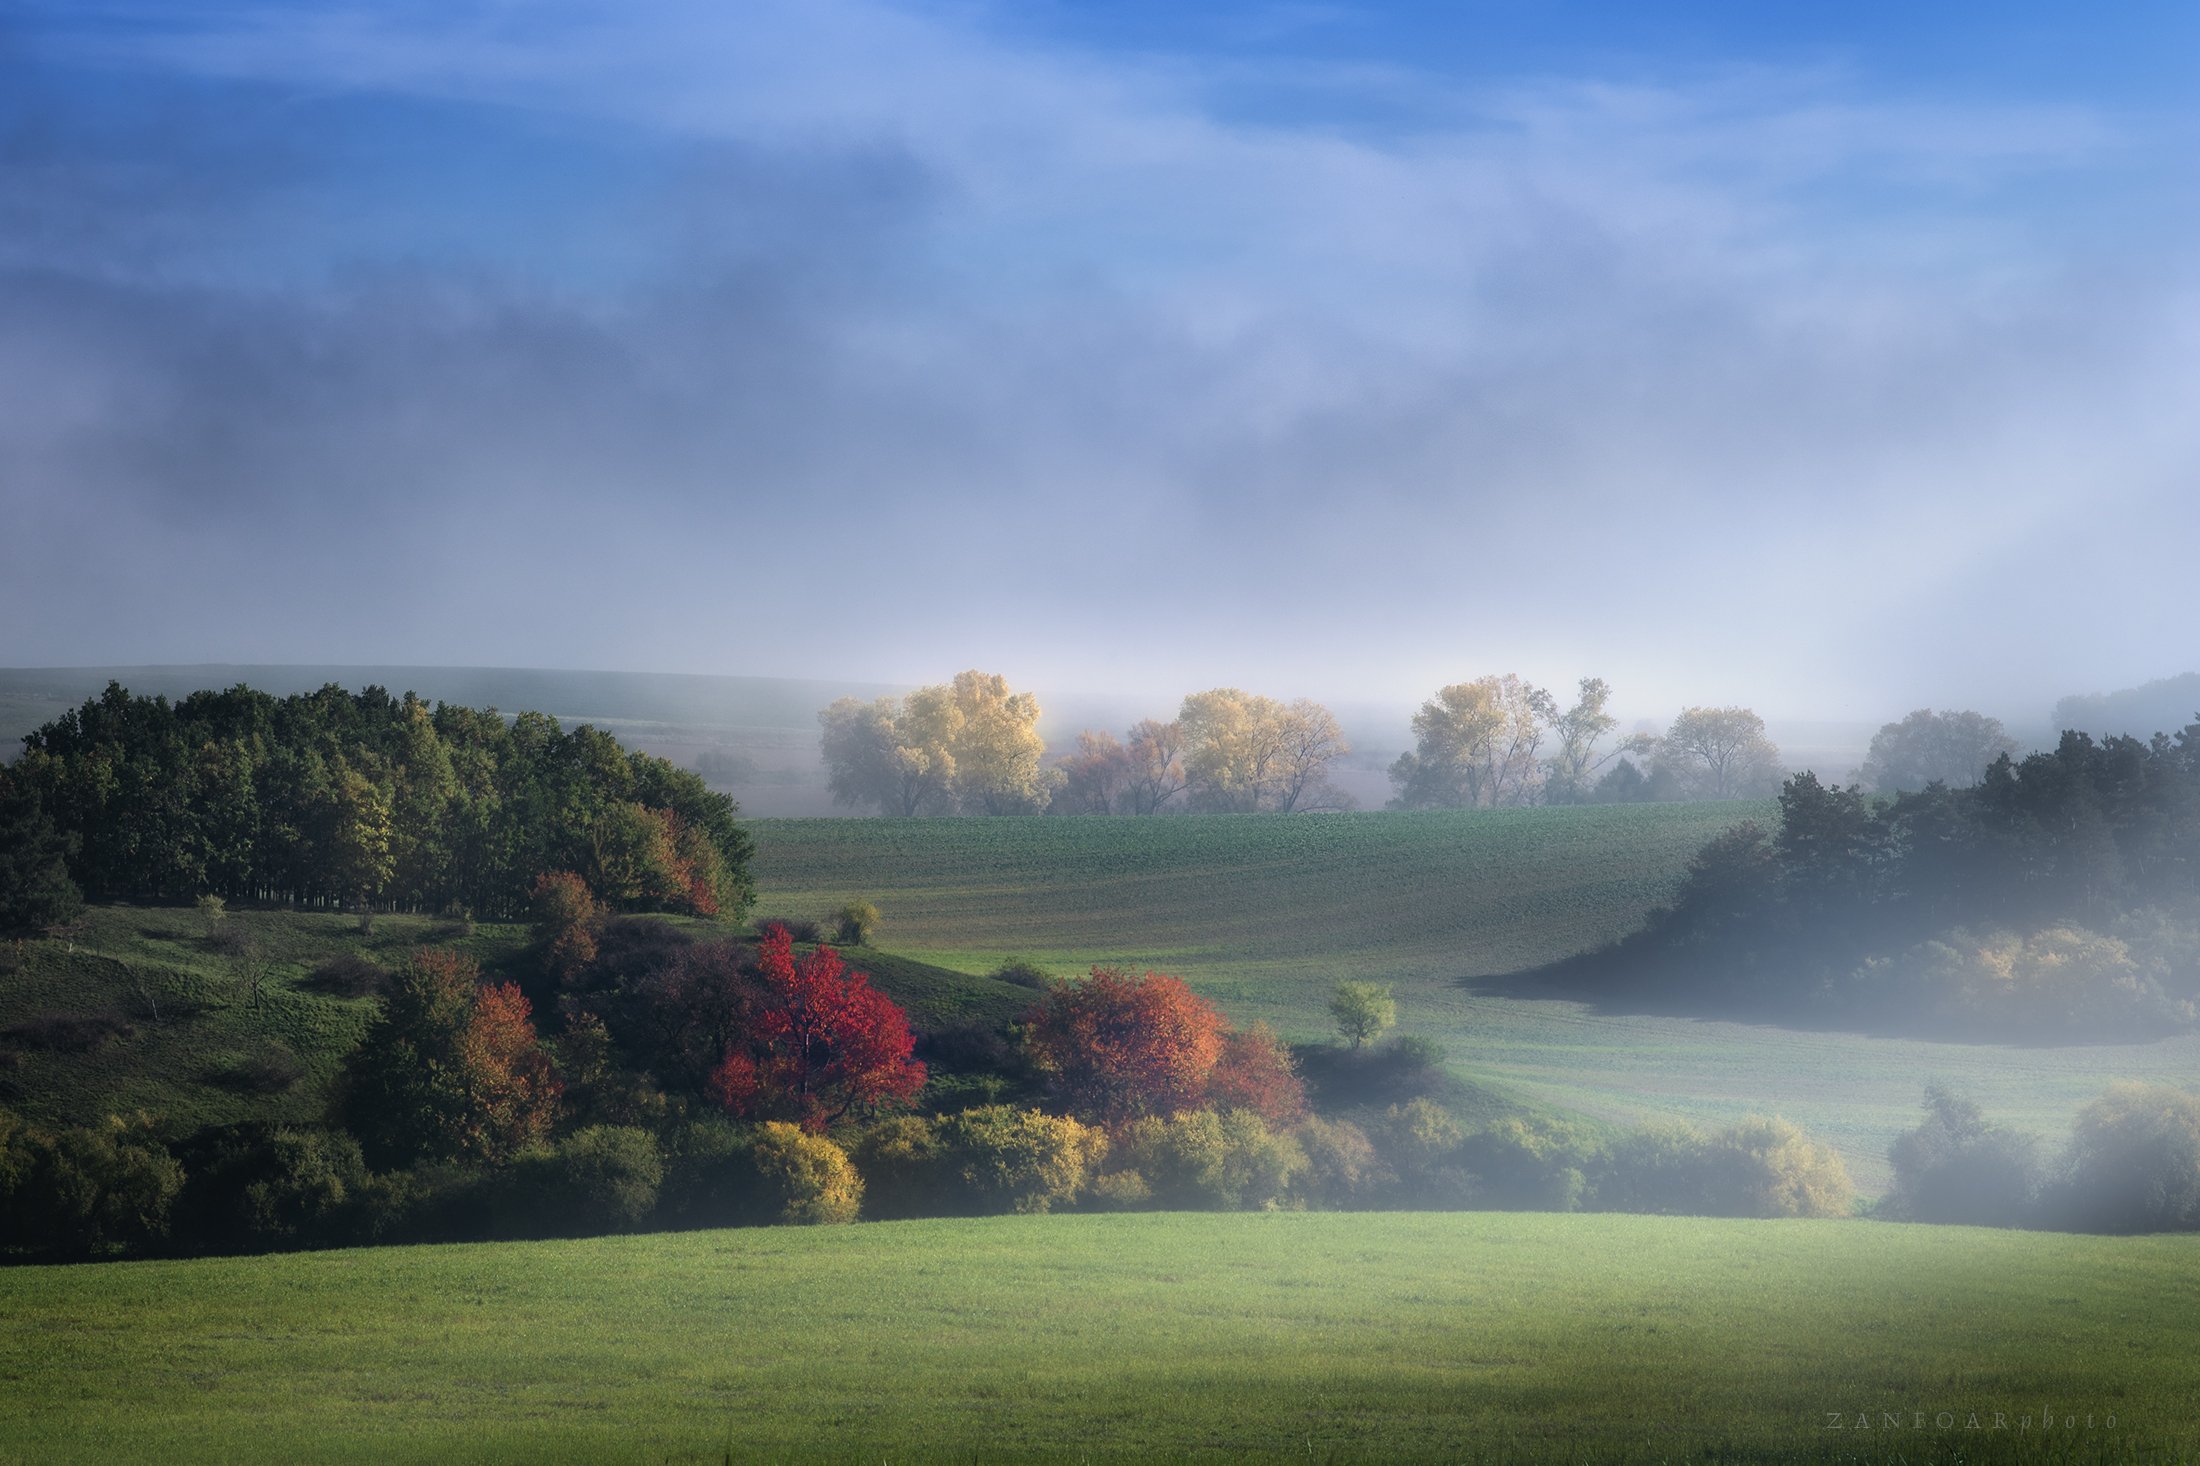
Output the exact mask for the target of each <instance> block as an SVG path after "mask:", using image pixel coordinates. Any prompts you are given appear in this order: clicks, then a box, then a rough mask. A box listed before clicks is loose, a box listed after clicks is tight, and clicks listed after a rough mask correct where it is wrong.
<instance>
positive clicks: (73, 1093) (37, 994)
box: [0, 906, 1031, 1132]
mask: <svg viewBox="0 0 2200 1466" xmlns="http://www.w3.org/2000/svg"><path fill="white" fill-rule="evenodd" d="M686 924H688V925H691V926H697V927H701V926H702V924H700V923H686ZM225 925H226V926H227V927H228V928H230V929H231V930H233V931H237V932H242V933H245V934H247V935H248V936H249V937H250V939H251V941H252V942H253V944H254V945H255V946H256V947H257V948H258V949H259V951H260V952H261V953H263V954H264V961H265V966H266V977H265V980H264V982H263V984H262V989H261V997H260V1004H259V1006H258V1007H257V1008H254V1007H253V1006H252V1005H251V1003H250V1002H249V1001H248V997H247V994H246V992H245V990H244V988H243V987H242V985H241V983H240V979H239V976H238V963H237V960H236V959H235V958H234V957H232V956H229V955H226V954H225V953H223V952H222V951H220V950H218V949H217V948H216V947H215V946H214V945H213V944H212V943H211V942H210V941H209V940H208V932H209V927H208V925H207V923H206V921H205V920H204V919H203V918H202V917H200V916H199V914H198V913H197V912H196V911H193V910H189V909H183V908H175V907H132V906H106V907H96V908H94V909H93V910H92V911H91V912H90V913H89V928H88V930H87V931H86V932H85V933H84V935H83V936H81V937H79V938H77V939H76V940H75V941H74V942H71V943H62V942H55V941H37V942H31V943H27V944H26V945H25V947H24V949H23V956H22V960H21V962H20V964H19V965H15V966H14V968H13V970H12V971H8V972H6V973H4V974H0V1030H5V1029H7V1028H8V1027H9V1026H11V1025H13V1024H16V1023H19V1022H21V1021H23V1020H25V1019H30V1018H35V1017H37V1016H38V1015H41V1014H47V1013H77V1014H84V1013H113V1014H116V1015H118V1016H119V1017H121V1018H123V1019H124V1020H125V1021H127V1022H128V1023H129V1024H130V1025H131V1028H132V1031H131V1032H130V1033H129V1034H128V1035H127V1036H124V1037H119V1038H115V1039H111V1040H109V1041H108V1042H107V1043H105V1044H103V1045H101V1046H100V1047H99V1048H97V1049H96V1050H93V1051H91V1052H88V1053H54V1052H50V1051H44V1050H39V1049H36V1048H28V1047H26V1046H24V1045H22V1044H20V1043H10V1042H7V1041H6V1040H5V1039H4V1038H0V1055H6V1056H8V1057H10V1058H12V1059H13V1067H12V1069H7V1070H0V1103H6V1104H10V1105H12V1106H14V1107H15V1108H18V1109H20V1110H21V1111H23V1112H24V1113H26V1114H28V1115H30V1116H32V1117H33V1118H36V1119H40V1120H46V1121H67V1122H73V1123H78V1124H84V1123H90V1122H92V1121H95V1120H97V1119H99V1118H100V1117H101V1116H103V1115H108V1114H122V1113H128V1112H130V1111H134V1110H144V1111H147V1112H150V1113H154V1114H158V1115H161V1116H164V1117H165V1118H166V1120H167V1122H168V1124H169V1125H170V1126H171V1127H172V1128H173V1129H175V1130H177V1131H179V1132H180V1131H186V1130H191V1129H195V1128H197V1127H198V1126H201V1125H212V1124H224V1123H228V1122H231V1121H236V1120H245V1119H269V1120H288V1121H303V1120H311V1119H315V1118H318V1116H319V1115H320V1114H321V1112H322V1109H323V1106H324V1103H325V1099H326V1096H327V1093H328V1086H329V1084H330V1082H331V1081H332V1080H333V1079H334V1078H335V1076H336V1072H337V1069H338V1067H339V1065H340V1064H341V1062H342V1059H343V1056H344V1054H345V1053H346V1052H347V1051H349V1050H350V1049H351V1047H352V1046H353V1045H354V1044H356V1043H357V1042H358V1041H359V1037H360V1035H361V1034H363V1033H364V1032H365V1031H366V1027H367V1024H368V1022H369V1021H370V1020H371V1019H372V1017H373V1008H374V1005H373V1003H372V1002H371V1001H370V1000H368V999H365V998H345V997H338V996H333V995H330V994H327V993H322V992H318V991H315V990H314V989H313V988H312V987H311V986H310V985H309V984H308V982H307V979H308V978H309V976H310V975H311V973H312V971H313V969H314V968H315V967H316V966H318V965H319V964H320V963H322V962H324V961H326V960H327V959H328V958H330V957H333V956H336V955H338V954H340V953H344V952H362V953H364V954H365V955H367V956H369V957H371V958H373V959H374V960H375V961H377V962H379V963H380V964H382V965H383V966H384V967H386V968H389V967H395V966H397V965H398V964H399V963H400V962H402V961H403V960H404V958H405V956H406V954H407V953H409V952H411V951H412V950H414V949H415V948H417V947H419V946H421V945H423V944H427V943H433V944H436V945H441V946H455V947H458V948H460V949H461V950H464V951H465V952H467V953H468V954H469V955H471V956H473V957H474V958H476V959H477V960H478V961H480V962H481V964H482V966H483V969H484V970H485V971H487V972H489V973H490V974H492V975H497V974H510V973H516V972H517V970H518V969H519V968H520V967H521V966H522V965H524V963H525V962H526V945H527V932H526V929H525V928H524V927H521V926H514V925H500V924H497V923H489V922H484V923H482V924H480V925H479V926H477V927H476V928H475V930H474V932H473V933H472V934H471V935H467V934H465V933H464V932H463V931H461V930H460V929H459V928H457V927H455V926H453V925H451V924H449V923H445V922H440V921H433V920H429V919H427V918H422V917H379V918H377V919H376V921H375V923H374V930H373V932H372V934H371V935H368V936H361V935H360V933H359V931H358V928H357V924H356V922H354V921H353V920H351V919H349V918H346V917H342V916H337V915H333V914H327V913H318V912H282V911H238V912H233V913H231V914H230V916H229V917H228V918H227V921H226V922H225ZM4 950H5V949H0V951H4ZM10 960H12V958H11V959H10ZM863 965H864V966H865V967H866V968H867V969H868V970H870V972H871V973H872V977H873V981H874V982H875V983H876V984H877V986H878V987H879V989H880V990H881V991H883V992H885V993H886V994H887V995H888V996H890V997H892V998H893V999H894V1000H895V1001H897V1002H899V1003H901V1004H902V1005H903V1006H904V1007H905V1008H907V1009H908V1010H909V1013H910V1016H911V1018H912V1019H913V1020H914V1021H915V1022H916V1023H917V1025H918V1026H919V1027H920V1028H921V1027H929V1026H934V1025H938V1024H943V1023H948V1022H952V1021H954V1020H956V1019H959V1018H977V1019H981V1020H986V1021H998V1020H1001V1019H1003V1018H1006V1017H1008V1016H1010V1015H1011V1014H1014V1013H1016V1012H1019V1011H1021V1010H1022V1008H1024V1007H1025V1006H1027V1005H1028V1003H1029V1001H1030V998H1031V994H1030V992H1029V991H1028V990H1027V989H1023V988H1018V987H1013V986H1011V985H1009V984H1007V983H1002V982H996V981H994V980H993V979H991V978H985V977H971V976H966V975H964V974H962V973H957V972H952V971H948V970H945V969H942V968H938V967H934V966H931V965H929V964H927V963H924V962H920V961H917V960H915V959H913V958H906V957H893V956H887V955H884V954H868V955H867V957H866V958H865V959H864V960H863ZM156 1004H157V1005H158V1007H157V1011H158V1013H159V1017H158V1019H157V1020H156V1019H155V1017H154V1013H155V1011H156V1008H155V1005H156ZM275 1045H280V1046H282V1047H283V1048H285V1049H287V1050H289V1051H290V1052H291V1053H293V1054H295V1055H296V1056H297V1057H298V1059H299V1061H300V1062H301V1064H302V1065H303V1067H304V1070H305V1075H304V1078H302V1079H301V1080H300V1081H299V1083H298V1084H297V1085H296V1086H295V1087H294V1088H292V1089H290V1090H288V1091H286V1092H284V1093H282V1094H277V1095H261V1094H250V1093H239V1092H237V1091H235V1090H233V1089H229V1088H224V1087H223V1085H222V1083H221V1082H220V1077H219V1076H220V1071H221V1069H222V1067H223V1065H224V1064H225V1062H227V1061H230V1060H233V1059H238V1058H248V1057H252V1056H255V1055H259V1054H263V1053H265V1052H267V1051H268V1050H269V1049H270V1048H271V1047H272V1046H275Z"/></svg>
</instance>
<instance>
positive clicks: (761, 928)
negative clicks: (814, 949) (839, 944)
mask: <svg viewBox="0 0 2200 1466" xmlns="http://www.w3.org/2000/svg"><path fill="white" fill-rule="evenodd" d="M773 927H778V928H780V929H781V930H782V931H784V932H786V934H787V939H788V940H789V941H793V942H803V943H807V944H809V945H812V946H814V945H816V944H817V943H819V942H822V941H824V940H825V929H824V928H823V927H821V926H819V925H818V924H817V923H816V922H814V921H804V920H803V919H802V918H800V917H797V916H766V917H759V918H757V921H756V935H757V938H758V940H762V939H763V937H764V935H765V933H767V932H769V931H770V930H771V929H772V928H773Z"/></svg>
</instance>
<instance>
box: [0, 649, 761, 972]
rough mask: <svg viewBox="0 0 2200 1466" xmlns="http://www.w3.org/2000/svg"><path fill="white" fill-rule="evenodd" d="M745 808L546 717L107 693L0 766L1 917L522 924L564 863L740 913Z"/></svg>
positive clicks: (297, 699)
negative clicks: (133, 912)
mask: <svg viewBox="0 0 2200 1466" xmlns="http://www.w3.org/2000/svg"><path fill="white" fill-rule="evenodd" d="M734 814H735V806H734V804H733V802H732V801H731V800H730V799H728V798H727V797H726V796H724V795H722V794H717V793H714V792H712V791H711V790H710V789H709V788H708V787H707V786H705V785H704V783H703V781H702V779H701V778H700V777H698V776H697V775H696V774H694V773H692V772H690V771H687V770H684V769H681V768H678V767H676V766H674V765H673V764H671V763H669V762H667V761H666V760H664V759H661V758H655V757H652V756H650V755H648V754H643V753H635V752H629V751H628V750H626V749H623V748H621V747H620V746H619V744H618V741H617V740H616V739H614V738H613V737H612V736H611V735H610V734H608V733H605V732H602V731H600V730H598V729H595V728H592V727H588V726H586V725H583V726H580V727H576V728H572V729H570V730H568V729H562V728H560V727H559V725H558V723H557V720H556V719H554V718H550V717H546V716H544V715H542V714H540V713H521V714H519V715H518V716H517V717H514V718H511V719H507V718H505V717H503V716H501V715H499V714H498V713H497V712H496V711H495V710H494V709H488V710H477V709H472V708H464V707H456V706H452V705H450V704H447V703H445V704H439V705H437V706H435V707H433V708H430V707H429V706H428V705H427V704H425V703H424V702H422V701H421V700H420V699H418V698H416V697H414V696H412V695H411V694H410V693H408V694H406V695H405V696H403V697H393V696H391V695H390V694H389V693H387V692H386V691H384V690H383V689H381V688H379V687H369V688H366V689H364V690H363V691H360V692H358V693H351V692H347V691H345V690H344V689H343V688H341V687H338V686H335V685H333V684H332V685H330V686H327V687H323V688H322V689H321V690H320V691H318V692H314V693H308V694H300V695H294V696H290V697H284V698H276V697H272V696H270V695H268V694H266V693H264V692H257V691H254V690H253V689H251V688H248V687H243V686H239V687H233V688H230V689H229V690H227V691H222V692H214V691H207V692H198V693H194V694H192V695H191V696H189V697H187V698H185V699H183V700H182V701H180V702H175V703H171V702H169V701H168V700H167V699H166V698H164V697H152V698H147V697H133V696H131V695H130V694H129V693H128V692H127V691H126V690H124V689H123V688H122V687H121V686H120V685H119V684H114V683H110V684H109V685H108V687H107V690H106V692H105V693H104V694H102V695H101V696H100V697H97V698H94V699H90V700H88V701H86V702H85V703H84V704H83V706H81V707H79V708H76V709H73V710H71V711H70V712H68V713H65V714H63V715H62V716H61V717H59V718H57V719H55V720H54V721H52V722H50V723H48V724H46V725H45V726H44V727H42V728H40V729H39V730H38V731H37V732H35V733H32V734H31V735H29V736H28V737H27V738H26V739H25V740H24V751H23V754H22V756H21V757H20V758H18V759H17V760H16V761H15V762H14V763H13V764H12V765H10V766H8V767H7V768H6V769H4V770H0V847H5V848H7V849H8V850H9V851H10V852H11V853H10V854H9V855H8V856H7V857H5V869H0V877H4V889H0V922H4V923H6V924H7V925H9V926H10V927H11V928H12V929H14V930H16V931H22V930H26V929H36V927H37V926H38V925H41V924H45V923H46V922H50V921H52V920H56V919H63V918H64V917H65V915H66V913H67V912H68V910H69V909H70V907H71V904H72V902H73V901H74V899H75V898H76V896H77V895H78V894H79V893H80V894H81V895H82V896H84V897H89V898H90V899H93V900H99V901H109V900H178V899H189V898H191V897H195V896H201V895H212V896H216V897H220V898H223V899H227V900H243V901H270V902H282V903H289V904H294V905H301V906H320V907H343V908H347V909H355V910H360V911H367V912H371V911H377V910H396V911H425V912H443V911H460V910H463V911H466V912H471V913H475V914H479V915H482V916H496V917H503V916H512V915H516V914H519V913H521V912H523V911H524V910H525V909H526V907H527V904H528V902H529V900H530V897H531V892H532V890H533V885H534V882H535V880H536V878H537V877H538V876H539V875H541V874H543V873H545V872H548V871H556V870H574V871H581V872H584V873H585V874H586V876H587V879H588V882H589V884H590V886H591V888H592V889H593V890H594V891H595V892H596V893H597V894H598V895H599V896H601V897H602V898H604V899H606V900H608V901H610V902H612V903H613V904H614V905H616V906H618V907H620V908H622V909H627V910H665V911H684V912H689V913H693V914H698V915H706V916H708V915H718V916H725V917H731V918H738V917H739V916H740V915H741V913H742V912H743V911H745V910H746V908H747V906H748V904H749V902H750V899H751V895H750V892H751V887H750V878H749V858H750V844H749V840H748V837H747V835H746V834H744V833H743V832H742V830H741V829H740V827H739V826H738V825H737V824H736V823H735V821H734Z"/></svg>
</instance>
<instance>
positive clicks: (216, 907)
mask: <svg viewBox="0 0 2200 1466" xmlns="http://www.w3.org/2000/svg"><path fill="white" fill-rule="evenodd" d="M191 905H192V908H193V909H194V910H196V911H197V912H198V914H199V917H200V919H201V920H203V921H204V922H205V923H206V924H207V925H208V926H209V927H212V926H215V925H217V924H219V923H220V922H221V921H222V920H223V919H224V918H226V917H227V916H228V915H229V904H228V903H227V902H225V901H224V900H222V898H221V897H219V896H217V895H215V894H214V893H213V892H212V891H209V892H207V893H206V894H205V895H203V896H201V897H199V899H198V900H196V901H194V902H192V903H191Z"/></svg>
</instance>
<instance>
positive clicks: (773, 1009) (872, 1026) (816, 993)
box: [710, 926, 925, 1131]
mask: <svg viewBox="0 0 2200 1466" xmlns="http://www.w3.org/2000/svg"><path fill="white" fill-rule="evenodd" d="M757 968H758V973H759V976H760V978H761V993H760V995H759V998H758V1003H757V1007H756V1008H755V1010H754V1011H753V1012H752V1013H751V1014H750V1018H749V1027H748V1031H747V1032H745V1033H744V1034H742V1035H741V1036H740V1037H738V1038H737V1039H736V1040H735V1041H734V1043H733V1044H732V1045H731V1046H730V1047H729V1048H728V1050H727V1052H726V1056H725V1058H724V1060H723V1061H722V1062H721V1063H720V1064H719V1066H718V1068H717V1070H716V1071H715V1072H714V1073H713V1074H712V1075H711V1079H710V1088H711V1093H712V1095H713V1096H714V1097H715V1098H716V1099H717V1100H718V1102H719V1103H720V1104H722V1105H724V1106H725V1107H726V1108H727V1109H728V1110H730V1111H732V1112H733V1113H734V1114H736V1115H740V1116H744V1117H746V1118H750V1119H771V1120H791V1121H794V1122H796V1123H798V1124H800V1125H802V1126H803V1127H804V1128H805V1129H808V1130H812V1131H822V1130H823V1129H824V1128H825V1127H826V1126H828V1125H830V1124H831V1123H832V1122H833V1121H835V1120H838V1119H840V1118H841V1117H842V1116H843V1115H847V1114H850V1113H867V1112H870V1111H874V1110H879V1109H885V1108H890V1107H893V1106H897V1105H903V1104H907V1103H908V1102H909V1101H910V1100H912V1099H914V1098H916V1094H917V1091H918V1090H920V1089H922V1088H923V1087H924V1073H925V1070H924V1065H923V1064H922V1063H921V1062H919V1061H918V1060H916V1059H914V1058H912V1057H910V1055H911V1053H912V1052H913V1050H914V1049H915V1047H916V1040H915V1037H914V1036H913V1035H912V1034H911V1033H910V1031H909V1018H908V1015H907V1014H905V1013H904V1012H902V1010H901V1009H900V1008H899V1007H898V1006H896V1005H895V1003H894V1002H893V1000H892V999H890V998H888V997H887V996H886V995H885V994H883V993H881V992H879V991H877V990H876V989H875V988H873V987H872V986H871V983H870V979H869V978H868V977H867V976H865V975H864V974H863V973H861V972H850V971H849V970H848V967H847V964H846V963H844V962H842V961H841V959H840V954H838V953H837V952H835V951H833V949H832V948H830V947H819V948H817V949H816V950H815V951H813V952H811V953H810V954H809V955H808V956H806V957H803V958H801V959H800V960H797V959H796V957H795V955H794V942H793V939H792V938H791V937H790V936H789V935H788V933H787V929H786V928H785V927H780V926H775V927H771V928H768V929H766V931H765V933H764V936H763V938H762V939H761V940H760V941H759V942H758V944H757Z"/></svg>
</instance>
